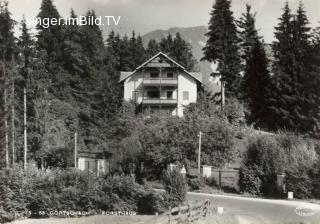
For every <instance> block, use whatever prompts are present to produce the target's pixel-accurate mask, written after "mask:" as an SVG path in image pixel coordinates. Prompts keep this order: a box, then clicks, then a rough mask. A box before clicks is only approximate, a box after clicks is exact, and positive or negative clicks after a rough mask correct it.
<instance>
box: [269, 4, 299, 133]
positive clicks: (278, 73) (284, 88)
mask: <svg viewBox="0 0 320 224" xmlns="http://www.w3.org/2000/svg"><path fill="white" fill-rule="evenodd" d="M279 20H280V22H279V24H278V26H277V27H275V30H276V31H275V38H276V41H275V42H273V44H272V49H273V55H274V61H273V68H272V70H273V71H272V72H273V82H274V85H273V88H274V91H273V94H272V97H271V98H270V102H271V106H270V109H271V111H272V116H273V123H274V125H275V126H274V128H290V127H293V126H294V124H295V122H294V118H293V116H292V114H291V111H292V109H293V108H292V107H293V106H294V101H295V98H294V95H293V86H294V84H293V79H292V76H293V69H292V65H293V63H294V53H293V37H292V30H293V27H292V14H291V10H290V8H289V4H288V2H287V3H286V4H285V7H284V8H283V14H282V15H281V17H280V18H279Z"/></svg>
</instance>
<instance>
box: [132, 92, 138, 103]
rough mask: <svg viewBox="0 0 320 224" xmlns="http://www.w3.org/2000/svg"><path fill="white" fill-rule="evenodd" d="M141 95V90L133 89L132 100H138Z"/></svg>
mask: <svg viewBox="0 0 320 224" xmlns="http://www.w3.org/2000/svg"><path fill="white" fill-rule="evenodd" d="M138 97H139V91H132V100H134V101H137V100H138Z"/></svg>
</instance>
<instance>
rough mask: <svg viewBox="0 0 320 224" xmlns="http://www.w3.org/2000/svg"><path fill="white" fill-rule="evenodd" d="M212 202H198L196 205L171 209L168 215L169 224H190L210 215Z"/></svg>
mask: <svg viewBox="0 0 320 224" xmlns="http://www.w3.org/2000/svg"><path fill="white" fill-rule="evenodd" d="M209 207H210V201H209V200H205V201H204V202H196V203H195V204H187V205H183V206H179V207H175V208H171V207H169V212H167V213H166V215H167V217H168V222H167V223H169V224H176V223H190V222H194V221H196V220H199V219H201V218H204V217H206V216H207V215H208V214H209Z"/></svg>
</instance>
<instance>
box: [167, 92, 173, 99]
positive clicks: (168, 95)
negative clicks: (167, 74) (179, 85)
mask: <svg viewBox="0 0 320 224" xmlns="http://www.w3.org/2000/svg"><path fill="white" fill-rule="evenodd" d="M172 94H173V92H172V91H167V99H172Z"/></svg>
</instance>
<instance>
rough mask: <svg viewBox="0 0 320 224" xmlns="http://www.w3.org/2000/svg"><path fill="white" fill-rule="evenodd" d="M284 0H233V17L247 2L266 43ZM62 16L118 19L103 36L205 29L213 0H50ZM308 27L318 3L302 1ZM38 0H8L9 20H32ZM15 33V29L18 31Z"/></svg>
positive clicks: (317, 14) (315, 20)
mask: <svg viewBox="0 0 320 224" xmlns="http://www.w3.org/2000/svg"><path fill="white" fill-rule="evenodd" d="M285 1H286V0H232V10H233V12H234V17H235V18H239V17H240V15H241V13H243V12H244V11H245V5H246V3H249V4H251V5H252V9H253V10H254V11H256V12H257V17H256V20H257V27H258V28H259V30H260V35H261V36H263V37H264V40H265V41H266V42H267V43H270V42H272V41H273V40H274V36H273V32H274V27H275V26H276V25H277V23H278V18H279V17H280V15H281V13H282V8H283V6H284V4H285ZM288 1H289V5H290V8H291V9H292V11H293V12H295V11H296V9H297V6H298V4H299V0H288ZM53 2H54V4H55V5H56V7H57V9H58V11H59V13H60V14H61V16H68V15H69V14H70V9H71V8H73V9H74V10H75V11H76V13H77V14H78V15H83V14H85V12H86V11H87V10H88V9H94V10H95V11H96V13H97V15H101V16H116V17H118V16H121V19H120V22H119V25H118V26H116V27H106V26H105V27H103V30H104V35H105V36H106V35H107V34H108V32H109V31H110V30H111V29H114V30H116V31H117V32H119V33H120V34H124V33H131V32H132V30H135V31H136V33H140V34H141V35H143V34H145V33H148V32H150V31H153V30H156V29H168V28H171V27H192V26H206V25H207V24H208V21H209V18H210V17H209V13H210V11H211V9H212V5H213V4H214V2H215V0H53ZM302 2H303V4H304V5H305V10H306V11H307V15H308V18H309V21H310V26H311V27H316V26H317V25H318V24H319V21H320V0H302ZM40 5H41V0H9V9H10V11H11V13H12V17H13V18H14V19H15V20H16V21H20V20H21V18H22V15H23V14H24V15H25V16H26V17H29V18H32V17H35V16H36V15H37V14H38V12H39V9H40ZM17 32H18V28H17Z"/></svg>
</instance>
